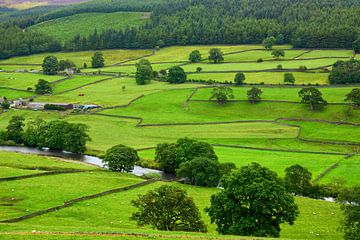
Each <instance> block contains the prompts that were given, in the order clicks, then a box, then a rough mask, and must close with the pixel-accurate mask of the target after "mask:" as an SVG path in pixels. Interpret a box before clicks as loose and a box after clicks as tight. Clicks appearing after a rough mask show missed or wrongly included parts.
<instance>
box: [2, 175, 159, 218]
mask: <svg viewBox="0 0 360 240" xmlns="http://www.w3.org/2000/svg"><path fill="white" fill-rule="evenodd" d="M154 182H156V180H153V179H150V180H146V181H143V182H140V183H136V184H133V185H130V186H126V187H120V188H114V189H111V190H107V191H104V192H100V193H96V194H92V195H87V196H83V197H79V198H74V199H71V200H68V201H65V202H64V204H63V205H58V206H55V207H51V208H47V209H44V210H40V211H36V212H33V213H30V214H27V215H24V216H21V217H17V218H12V219H7V220H2V221H0V222H1V223H15V222H21V221H23V220H26V219H29V218H34V217H37V216H41V215H44V214H47V213H51V212H55V211H58V210H60V209H63V208H67V207H71V206H73V205H74V204H75V203H78V202H82V201H86V200H90V199H94V198H98V197H102V196H106V195H110V194H114V193H119V192H124V191H128V190H132V189H135V188H138V187H142V186H145V185H148V184H151V183H154Z"/></svg>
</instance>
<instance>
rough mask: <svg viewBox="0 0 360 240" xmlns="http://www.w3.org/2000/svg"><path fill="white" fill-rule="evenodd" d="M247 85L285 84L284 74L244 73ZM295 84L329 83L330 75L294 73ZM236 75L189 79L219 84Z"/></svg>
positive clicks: (216, 75)
mask: <svg viewBox="0 0 360 240" xmlns="http://www.w3.org/2000/svg"><path fill="white" fill-rule="evenodd" d="M244 74H245V83H248V84H251V83H255V84H262V83H264V84H284V73H283V72H258V73H244ZM292 74H293V75H294V77H295V84H320V85H326V84H328V83H329V80H328V75H329V74H328V73H305V72H293V73H292ZM235 75H236V73H195V74H189V75H188V79H191V80H192V79H194V80H205V81H207V80H215V81H219V82H225V81H227V82H234V78H235Z"/></svg>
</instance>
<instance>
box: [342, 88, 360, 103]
mask: <svg viewBox="0 0 360 240" xmlns="http://www.w3.org/2000/svg"><path fill="white" fill-rule="evenodd" d="M345 101H346V102H350V103H351V104H352V105H353V106H354V107H355V108H360V88H354V89H353V90H351V92H350V93H348V94H347V95H346V98H345Z"/></svg>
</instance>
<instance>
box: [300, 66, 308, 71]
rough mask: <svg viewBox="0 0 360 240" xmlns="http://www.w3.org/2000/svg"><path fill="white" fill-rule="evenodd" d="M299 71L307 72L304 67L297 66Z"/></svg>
mask: <svg viewBox="0 0 360 240" xmlns="http://www.w3.org/2000/svg"><path fill="white" fill-rule="evenodd" d="M299 70H300V71H306V70H307V67H306V66H299Z"/></svg>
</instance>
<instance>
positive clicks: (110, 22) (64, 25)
mask: <svg viewBox="0 0 360 240" xmlns="http://www.w3.org/2000/svg"><path fill="white" fill-rule="evenodd" d="M149 17H150V14H148V13H141V12H115V13H81V14H75V15H72V16H69V17H63V18H57V19H54V20H50V21H46V22H42V23H39V24H36V25H34V26H31V27H30V28H28V30H30V31H37V32H40V33H46V34H47V35H50V36H52V37H54V38H55V39H57V40H60V41H62V42H65V41H69V40H71V39H73V38H74V37H75V35H76V34H80V36H82V37H87V36H88V35H89V34H92V33H93V32H94V30H95V29H96V30H97V31H98V32H99V33H100V32H102V31H104V30H106V29H108V28H109V27H110V26H111V28H112V29H117V30H119V29H123V28H125V27H136V26H139V25H142V24H144V23H145V22H146V21H147V19H148V18H149ZM104 23H106V24H104Z"/></svg>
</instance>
